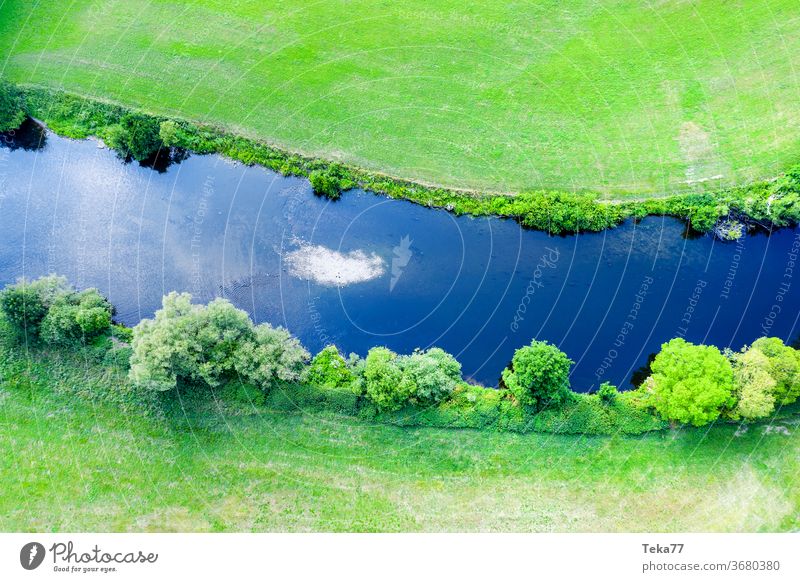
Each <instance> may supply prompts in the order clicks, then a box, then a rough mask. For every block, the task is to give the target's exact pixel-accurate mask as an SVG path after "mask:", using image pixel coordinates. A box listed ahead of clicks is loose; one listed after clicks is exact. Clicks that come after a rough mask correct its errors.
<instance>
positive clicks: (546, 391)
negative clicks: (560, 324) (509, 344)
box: [502, 340, 573, 410]
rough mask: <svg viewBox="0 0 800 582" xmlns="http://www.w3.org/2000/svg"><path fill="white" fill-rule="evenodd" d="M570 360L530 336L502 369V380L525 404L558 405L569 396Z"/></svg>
mask: <svg viewBox="0 0 800 582" xmlns="http://www.w3.org/2000/svg"><path fill="white" fill-rule="evenodd" d="M572 363H573V362H572V360H570V359H569V358H568V357H567V355H566V354H565V353H564V352H562V351H561V350H559V349H558V348H557V347H556V346H554V345H552V344H549V343H547V342H546V341H537V340H533V341H532V342H531V345H529V346H524V347H522V348H520V349H518V350H517V351H516V352H515V353H514V357H513V359H512V360H511V366H510V367H509V368H507V369H505V370H503V376H502V380H503V384H505V386H506V387H507V388H508V389H509V390H510V391H511V393H512V394H513V395H514V397H515V398H516V399H517V400H518V401H519V402H520V403H521V404H523V405H525V406H532V407H536V408H538V409H540V410H541V409H543V408H546V407H548V406H552V405H558V404H560V403H561V402H563V401H564V400H565V399H567V398H568V397H569V368H570V366H571V365H572Z"/></svg>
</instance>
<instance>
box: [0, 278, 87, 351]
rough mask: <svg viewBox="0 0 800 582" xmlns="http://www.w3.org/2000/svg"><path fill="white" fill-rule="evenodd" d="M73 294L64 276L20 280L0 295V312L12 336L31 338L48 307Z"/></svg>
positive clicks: (37, 331) (38, 328) (34, 336)
mask: <svg viewBox="0 0 800 582" xmlns="http://www.w3.org/2000/svg"><path fill="white" fill-rule="evenodd" d="M72 292H73V291H72V289H71V287H70V286H69V285H68V283H67V280H66V279H65V278H64V277H57V276H55V275H50V276H47V277H41V278H39V279H36V280H34V281H28V280H27V279H20V280H19V281H18V282H17V283H16V284H14V285H8V286H7V287H6V288H5V289H4V290H3V291H2V292H0V310H2V312H3V314H4V315H5V318H6V321H7V322H8V324H9V325H10V326H11V329H12V331H13V333H14V334H15V335H17V336H18V337H30V338H31V339H34V338H36V337H37V336H38V334H39V331H40V327H41V325H42V322H43V320H44V318H45V316H46V315H47V311H48V309H50V306H51V305H53V304H54V303H55V302H56V300H57V299H58V298H60V297H63V296H65V295H67V294H69V293H72Z"/></svg>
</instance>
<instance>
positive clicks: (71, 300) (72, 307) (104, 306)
mask: <svg viewBox="0 0 800 582" xmlns="http://www.w3.org/2000/svg"><path fill="white" fill-rule="evenodd" d="M112 311H113V308H112V306H111V304H110V303H109V302H108V300H107V299H106V298H105V297H103V296H102V295H101V294H100V292H99V291H97V289H86V290H84V291H81V292H80V293H75V292H68V293H63V294H61V295H58V296H57V297H56V298H55V299H53V300H52V304H51V305H50V307H49V308H48V310H47V315H46V316H45V317H44V319H43V320H42V325H41V330H40V334H39V335H40V337H41V338H42V340H43V341H45V342H47V343H52V344H67V343H73V342H78V341H90V340H92V339H94V338H96V337H97V336H99V335H101V334H102V333H105V332H106V331H108V330H109V329H110V328H111V313H112Z"/></svg>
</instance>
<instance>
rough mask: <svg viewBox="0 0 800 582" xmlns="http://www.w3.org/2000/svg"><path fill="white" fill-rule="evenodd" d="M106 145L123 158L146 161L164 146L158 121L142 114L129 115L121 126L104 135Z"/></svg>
mask: <svg viewBox="0 0 800 582" xmlns="http://www.w3.org/2000/svg"><path fill="white" fill-rule="evenodd" d="M104 138H105V141H106V143H108V145H109V146H110V147H111V148H113V149H114V150H116V151H117V152H118V153H119V154H120V155H121V156H122V157H128V156H130V157H132V158H133V159H135V160H139V161H141V160H145V159H147V158H149V157H150V156H152V155H153V154H155V153H156V152H158V150H159V148H161V147H162V146H163V143H162V141H161V124H160V122H159V120H158V119H156V118H154V117H150V116H149V115H144V114H141V113H127V114H125V115H123V116H122V118H121V119H120V121H119V124H117V125H114V126H111V127H110V128H109V129H108V130H107V132H106V134H105V135H104Z"/></svg>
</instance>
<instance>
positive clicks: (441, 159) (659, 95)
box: [0, 0, 800, 196]
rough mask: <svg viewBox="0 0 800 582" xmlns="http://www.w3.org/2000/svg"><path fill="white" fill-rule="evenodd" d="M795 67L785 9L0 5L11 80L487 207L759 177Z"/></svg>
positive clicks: (797, 100) (3, 53)
mask: <svg viewBox="0 0 800 582" xmlns="http://www.w3.org/2000/svg"><path fill="white" fill-rule="evenodd" d="M798 54H800V4H798V2H797V1H796V0H738V1H737V2H729V1H727V0H698V1H691V2H690V1H685V0H662V1H658V2H640V1H637V0H564V1H560V2H553V1H547V2H523V3H518V2H515V3H507V2H501V1H497V0H493V1H486V2H480V3H469V4H465V3H464V2H454V1H452V0H399V1H396V2H390V3H389V2H387V3H377V2H373V1H365V0H354V1H347V2H345V1H333V0H321V1H313V2H312V1H308V0H294V1H293V2H273V1H264V0H258V1H256V0H227V1H224V2H223V1H220V0H193V1H190V0H173V1H171V2H166V1H161V0H150V1H146V0H117V1H108V2H84V1H80V0H76V1H72V2H68V3H64V2H60V1H56V0H38V1H36V2H31V1H29V0H0V63H2V64H0V74H1V75H4V76H7V77H9V78H10V79H12V80H14V81H18V82H26V83H37V84H44V85H47V86H52V87H60V88H64V89H67V90H70V91H74V92H77V93H80V94H84V95H89V96H94V97H99V98H104V99H111V100H115V101H118V102H121V103H124V104H127V105H130V106H135V107H141V108H144V109H146V110H148V111H151V112H155V113H162V114H172V115H180V116H184V117H187V118H191V119H195V120H203V121H209V122H214V123H217V124H220V125H223V126H225V127H227V128H229V129H232V130H235V131H239V132H241V133H242V134H244V135H247V136H251V137H259V138H264V139H267V140H269V141H271V142H272V143H275V144H276V145H280V146H282V147H286V148H289V149H292V150H296V151H301V152H306V153H310V154H313V155H318V156H321V157H325V158H330V159H339V160H343V161H347V162H352V163H355V164H358V165H361V166H363V167H365V168H368V169H372V170H378V171H385V172H387V173H390V174H393V175H397V176H400V177H405V178H412V179H417V180H420V181H425V182H430V183H437V184H442V185H447V186H455V187H470V188H479V189H489V190H499V191H519V190H522V189H525V188H531V187H539V186H542V187H550V188H561V189H586V188H588V189H594V190H598V191H601V192H603V193H606V194H608V195H613V196H620V195H623V194H627V195H633V196H641V195H643V194H647V193H664V192H668V191H674V190H679V189H686V188H687V187H688V184H690V183H691V184H694V186H693V187H697V188H702V187H704V186H707V185H713V186H718V185H720V184H725V185H728V184H732V183H742V182H747V181H750V180H753V179H756V178H764V177H770V176H774V175H775V174H776V173H778V172H779V171H781V170H782V169H785V168H786V167H787V166H788V165H789V164H790V163H792V162H797V161H800V131H799V129H800V74H799V73H800V68H798V67H797V65H796V60H797V59H796V57H797V55H798ZM704 180H705V181H704Z"/></svg>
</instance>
